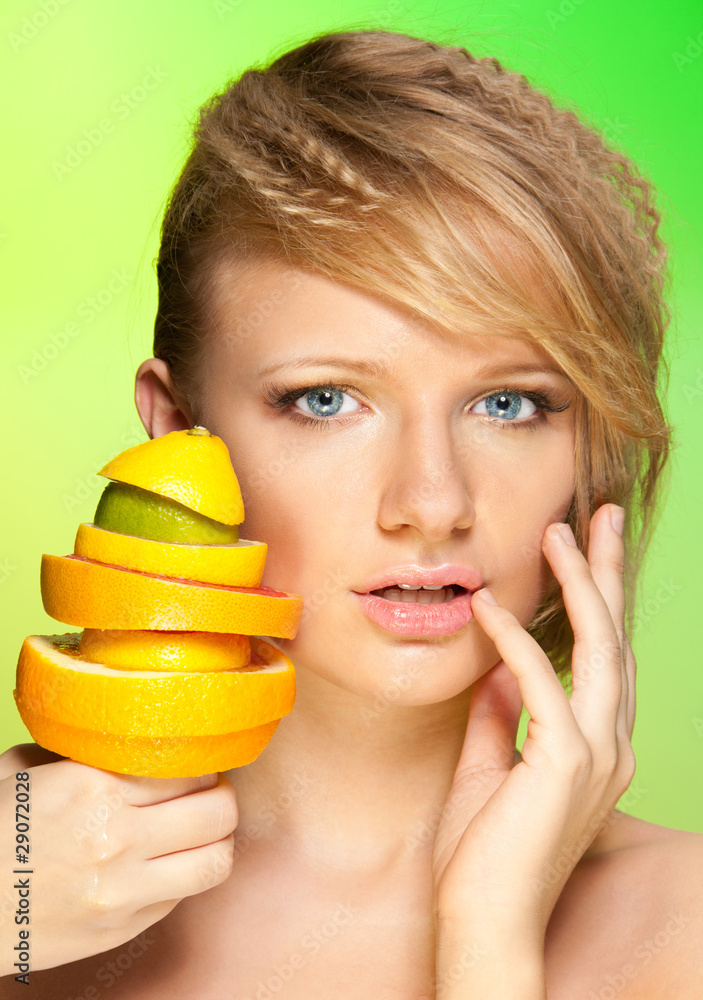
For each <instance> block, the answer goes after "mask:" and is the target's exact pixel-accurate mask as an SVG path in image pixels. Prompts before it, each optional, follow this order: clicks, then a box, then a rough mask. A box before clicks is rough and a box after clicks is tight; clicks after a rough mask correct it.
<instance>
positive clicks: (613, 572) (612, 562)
mask: <svg viewBox="0 0 703 1000" xmlns="http://www.w3.org/2000/svg"><path fill="white" fill-rule="evenodd" d="M623 519H624V510H623V508H622V507H618V506H617V504H604V505H603V506H602V507H599V508H598V510H597V511H596V512H595V514H594V515H593V517H592V518H591V525H590V532H589V540H588V564H589V566H590V568H591V575H592V576H593V579H594V581H595V584H596V586H597V587H598V589H599V590H600V592H601V594H602V595H603V598H604V600H605V603H606V604H607V605H608V610H609V611H610V617H611V618H612V619H613V624H614V626H615V629H616V631H617V634H618V639H619V641H620V647H621V655H620V680H621V697H620V706H619V708H618V716H617V726H616V728H617V731H618V733H619V734H620V735H624V734H625V732H626V730H627V705H628V676H627V669H626V649H625V642H626V638H625V588H624V585H623V573H624V568H625V545H624V542H623V538H622V534H621V533H620V532H619V531H618V530H617V529H616V527H615V524H616V522H619V523H620V524H622V523H623Z"/></svg>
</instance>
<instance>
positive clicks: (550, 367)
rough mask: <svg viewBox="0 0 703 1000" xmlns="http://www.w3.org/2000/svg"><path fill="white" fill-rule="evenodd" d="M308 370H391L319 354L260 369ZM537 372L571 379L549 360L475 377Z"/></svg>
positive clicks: (489, 369) (503, 365) (493, 367)
mask: <svg viewBox="0 0 703 1000" xmlns="http://www.w3.org/2000/svg"><path fill="white" fill-rule="evenodd" d="M309 367H313V368H348V369H351V370H352V371H355V372H358V373H359V374H360V375H366V376H367V377H368V378H377V379H384V378H387V377H388V375H389V374H390V371H391V370H390V368H389V367H388V365H386V364H384V363H383V362H380V361H357V360H355V359H353V358H342V357H333V358H320V357H319V356H317V355H307V356H304V357H297V358H285V359H283V360H282V361H276V362H275V363H274V364H271V365H267V366H266V368H262V369H261V371H260V372H259V377H260V378H263V377H264V376H268V375H274V374H275V373H276V372H278V371H280V370H281V369H282V368H288V369H291V370H293V371H296V370H297V369H299V368H309ZM535 372H539V373H544V372H550V373H551V374H553V375H560V376H561V377H562V378H566V379H568V376H567V375H566V374H565V373H564V372H563V371H562V370H561V369H560V368H558V367H556V365H555V364H553V363H550V362H548V361H524V362H520V363H518V364H511V363H510V361H507V362H497V363H495V362H494V363H489V362H487V363H485V364H483V365H481V366H480V367H479V368H477V369H476V371H475V373H474V375H475V377H476V378H492V377H497V376H499V375H505V374H507V373H510V374H511V375H528V374H530V373H535Z"/></svg>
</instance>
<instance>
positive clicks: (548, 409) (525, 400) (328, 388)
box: [262, 382, 571, 430]
mask: <svg viewBox="0 0 703 1000" xmlns="http://www.w3.org/2000/svg"><path fill="white" fill-rule="evenodd" d="M262 393H263V396H264V399H265V400H266V401H267V403H268V405H269V406H272V407H273V408H274V409H276V410H281V411H283V412H286V415H287V416H288V417H289V418H290V419H291V420H295V421H296V422H297V423H299V424H301V425H305V426H307V427H312V428H314V429H315V430H324V429H326V428H328V429H329V428H331V427H332V426H333V425H339V426H343V425H344V423H345V422H346V421H344V420H343V419H341V418H342V417H344V416H348V415H350V414H355V413H358V412H360V411H361V410H362V408H363V407H362V404H361V403H359V401H358V400H357V399H355V398H354V397H353V396H351V395H348V393H358V390H357V389H355V388H354V386H351V385H340V384H335V385H329V384H328V385H306V386H299V387H297V388H292V389H288V388H285V387H284V386H276V385H273V384H272V383H270V382H265V383H264V384H263V386H262ZM570 405H571V401H570V400H569V399H568V398H564V397H561V396H559V395H558V394H557V393H556V391H555V390H554V389H551V388H548V389H538V390H532V389H529V390H528V389H524V390H523V391H521V390H520V389H515V388H507V387H506V388H504V389H500V390H498V391H496V392H492V393H491V394H490V395H488V396H484V397H483V399H481V400H479V401H478V402H477V403H474V405H473V407H472V408H471V410H469V411H468V412H469V413H471V414H474V415H476V416H479V417H488V418H489V419H490V421H491V422H492V426H494V427H496V428H500V429H501V430H502V429H504V428H514V429H515V430H537V427H538V425H539V424H542V423H544V422H545V420H546V414H548V413H561V412H562V411H563V410H566V409H568V408H569V406H570ZM518 415H519V417H520V419H516V418H517V417H518Z"/></svg>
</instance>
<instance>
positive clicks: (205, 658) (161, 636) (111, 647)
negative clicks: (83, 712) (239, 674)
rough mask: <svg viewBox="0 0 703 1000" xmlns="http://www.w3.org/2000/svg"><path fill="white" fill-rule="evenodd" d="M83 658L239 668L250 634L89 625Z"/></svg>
mask: <svg viewBox="0 0 703 1000" xmlns="http://www.w3.org/2000/svg"><path fill="white" fill-rule="evenodd" d="M79 656H80V659H81V660H87V661H89V662H91V663H102V664H104V665H105V666H107V667H116V668H117V669H118V670H166V671H171V672H172V671H174V670H179V671H183V670H195V671H199V672H202V671H208V670H236V669H237V668H238V667H245V666H246V665H247V664H248V663H249V658H250V656H251V643H250V642H249V636H247V635H227V634H222V633H220V632H150V631H147V630H136V631H135V630H129V629H127V630H123V629H119V630H118V629H99V628H86V629H84V630H83V635H82V636H81V641H80V648H79Z"/></svg>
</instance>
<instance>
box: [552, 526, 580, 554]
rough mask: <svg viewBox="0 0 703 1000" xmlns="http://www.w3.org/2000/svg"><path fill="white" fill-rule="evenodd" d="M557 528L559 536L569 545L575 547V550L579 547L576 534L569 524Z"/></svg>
mask: <svg viewBox="0 0 703 1000" xmlns="http://www.w3.org/2000/svg"><path fill="white" fill-rule="evenodd" d="M557 528H558V530H559V534H560V535H561V537H562V538H563V539H564V541H565V542H566V544H567V545H573V547H574V548H577V547H578V546H577V545H576V539H575V538H574V533H573V531H572V530H571V528H570V527H569V525H568V524H558V525H557Z"/></svg>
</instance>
